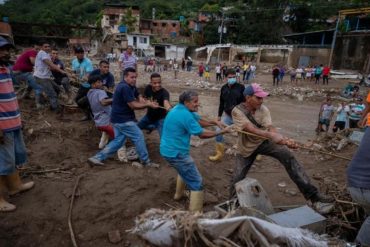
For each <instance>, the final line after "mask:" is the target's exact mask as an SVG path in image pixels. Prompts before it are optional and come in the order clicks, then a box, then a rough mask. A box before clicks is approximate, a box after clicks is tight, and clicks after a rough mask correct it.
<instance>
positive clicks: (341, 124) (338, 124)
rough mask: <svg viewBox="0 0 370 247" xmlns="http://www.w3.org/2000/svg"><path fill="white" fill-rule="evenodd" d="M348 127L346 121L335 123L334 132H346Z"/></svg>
mask: <svg viewBox="0 0 370 247" xmlns="http://www.w3.org/2000/svg"><path fill="white" fill-rule="evenodd" d="M345 127H346V122H345V121H335V123H334V127H333V132H336V131H337V130H338V129H340V130H344V128H345Z"/></svg>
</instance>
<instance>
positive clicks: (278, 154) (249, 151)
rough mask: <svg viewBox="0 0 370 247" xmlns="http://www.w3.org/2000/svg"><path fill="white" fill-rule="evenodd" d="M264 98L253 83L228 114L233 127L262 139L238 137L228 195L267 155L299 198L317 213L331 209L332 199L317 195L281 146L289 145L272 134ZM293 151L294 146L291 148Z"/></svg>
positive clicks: (233, 192) (294, 160)
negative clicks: (280, 166) (252, 167)
mask: <svg viewBox="0 0 370 247" xmlns="http://www.w3.org/2000/svg"><path fill="white" fill-rule="evenodd" d="M267 95H268V93H267V92H265V91H263V89H262V88H261V87H260V85H258V84H256V83H253V84H251V85H249V86H247V87H246V88H245V90H244V96H245V101H244V102H243V103H241V104H239V105H238V106H236V107H235V108H234V109H233V110H232V118H233V120H234V124H235V125H236V127H237V128H238V129H240V130H242V131H245V132H250V133H252V134H256V135H259V136H263V137H265V138H266V139H262V138H259V137H255V136H251V135H247V134H244V133H241V132H239V133H238V154H237V156H236V166H235V169H234V175H233V178H232V184H231V186H230V190H231V191H230V195H231V196H233V195H235V188H234V185H235V184H236V183H237V182H239V181H240V180H242V179H244V178H245V176H246V175H247V173H248V170H249V169H250V167H251V166H252V164H253V162H254V160H255V159H256V157H257V155H259V154H262V155H267V156H270V157H273V158H275V159H277V160H278V161H279V162H280V163H281V164H282V165H283V166H284V167H285V169H286V171H287V172H288V175H289V177H290V178H291V179H292V180H293V182H294V183H295V184H296V185H297V187H298V189H299V190H300V191H301V193H302V194H303V196H304V197H305V198H306V199H307V200H310V201H311V202H312V203H313V205H314V207H315V208H316V209H317V210H318V211H320V212H321V213H325V212H327V211H329V210H331V209H332V208H333V204H331V203H330V202H332V201H333V199H332V198H330V197H328V196H326V195H323V194H321V193H319V191H318V189H317V188H316V187H315V186H314V185H313V184H312V183H311V181H310V179H309V177H308V176H307V174H306V173H305V171H304V169H303V167H302V166H301V164H300V163H299V162H298V161H297V160H296V158H295V157H294V155H293V154H292V153H291V151H290V150H289V149H288V148H287V147H286V146H285V144H287V145H290V144H289V143H290V142H287V138H284V137H283V136H282V135H281V134H279V133H277V132H276V129H275V128H274V127H273V125H272V121H271V116H270V111H269V110H268V108H267V107H266V106H265V105H264V104H263V99H264V98H265V97H266V96H267ZM292 146H293V147H294V144H293V145H292Z"/></svg>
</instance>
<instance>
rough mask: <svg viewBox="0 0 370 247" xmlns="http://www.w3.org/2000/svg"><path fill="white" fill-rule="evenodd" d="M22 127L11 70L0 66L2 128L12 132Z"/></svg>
mask: <svg viewBox="0 0 370 247" xmlns="http://www.w3.org/2000/svg"><path fill="white" fill-rule="evenodd" d="M20 128H21V115H20V111H19V107H18V101H17V96H16V95H15V93H14V88H13V81H12V78H11V76H10V73H9V70H8V69H7V68H6V67H3V66H0V129H1V130H2V131H3V132H10V131H13V130H17V129H20Z"/></svg>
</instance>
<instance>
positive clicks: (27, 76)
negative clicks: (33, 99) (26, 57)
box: [14, 72, 42, 96]
mask: <svg viewBox="0 0 370 247" xmlns="http://www.w3.org/2000/svg"><path fill="white" fill-rule="evenodd" d="M14 77H15V80H16V82H17V84H18V85H19V84H20V81H26V82H27V85H28V86H30V87H31V88H32V89H33V90H35V95H36V96H38V95H40V94H41V92H42V87H41V86H40V85H39V84H37V83H36V80H35V77H33V75H32V73H31V72H16V73H14Z"/></svg>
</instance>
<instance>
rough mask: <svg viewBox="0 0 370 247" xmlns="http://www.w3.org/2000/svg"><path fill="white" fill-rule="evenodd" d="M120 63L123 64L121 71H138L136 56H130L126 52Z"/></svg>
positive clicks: (122, 55)
mask: <svg viewBox="0 0 370 247" xmlns="http://www.w3.org/2000/svg"><path fill="white" fill-rule="evenodd" d="M119 61H120V62H122V65H121V69H122V70H125V69H127V68H134V69H136V63H137V58H136V57H135V55H134V54H132V55H129V54H128V53H127V52H124V53H122V54H121V55H120V57H119Z"/></svg>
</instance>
